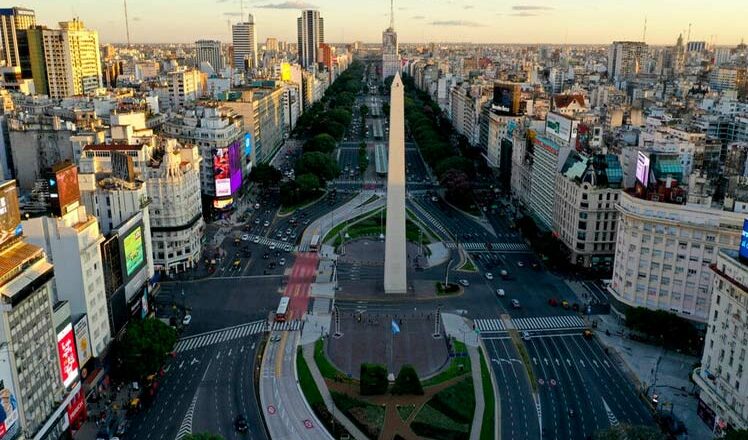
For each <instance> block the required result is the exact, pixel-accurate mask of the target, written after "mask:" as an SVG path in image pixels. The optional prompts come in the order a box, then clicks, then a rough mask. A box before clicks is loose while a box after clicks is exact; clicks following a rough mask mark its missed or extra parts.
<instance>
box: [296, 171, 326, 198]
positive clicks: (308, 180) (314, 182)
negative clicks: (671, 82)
mask: <svg viewBox="0 0 748 440" xmlns="http://www.w3.org/2000/svg"><path fill="white" fill-rule="evenodd" d="M296 185H297V186H298V188H299V194H300V196H301V197H302V198H307V197H309V196H310V195H314V194H316V193H317V192H318V191H319V189H320V187H321V185H320V183H319V179H318V178H317V176H315V175H314V174H309V173H307V174H302V175H300V176H298V177H297V178H296Z"/></svg>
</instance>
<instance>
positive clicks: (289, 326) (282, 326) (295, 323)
mask: <svg viewBox="0 0 748 440" xmlns="http://www.w3.org/2000/svg"><path fill="white" fill-rule="evenodd" d="M303 327H304V322H303V321H300V320H298V319H294V320H291V321H285V322H274V323H273V324H272V325H271V330H272V331H274V332H292V331H296V330H301V329H302V328H303Z"/></svg>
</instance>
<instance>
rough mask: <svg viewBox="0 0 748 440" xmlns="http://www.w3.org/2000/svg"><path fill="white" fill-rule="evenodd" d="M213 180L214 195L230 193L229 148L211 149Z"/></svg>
mask: <svg viewBox="0 0 748 440" xmlns="http://www.w3.org/2000/svg"><path fill="white" fill-rule="evenodd" d="M213 180H214V181H215V183H216V196H217V197H223V196H230V195H231V170H230V169H229V149H228V148H216V149H215V150H213Z"/></svg>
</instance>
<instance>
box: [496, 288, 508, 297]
mask: <svg viewBox="0 0 748 440" xmlns="http://www.w3.org/2000/svg"><path fill="white" fill-rule="evenodd" d="M496 296H498V297H504V296H506V292H504V289H496Z"/></svg>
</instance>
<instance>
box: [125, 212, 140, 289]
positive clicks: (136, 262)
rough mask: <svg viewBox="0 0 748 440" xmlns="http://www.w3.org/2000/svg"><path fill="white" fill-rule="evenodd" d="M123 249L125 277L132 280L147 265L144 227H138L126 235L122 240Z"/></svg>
mask: <svg viewBox="0 0 748 440" xmlns="http://www.w3.org/2000/svg"><path fill="white" fill-rule="evenodd" d="M122 248H123V249H124V255H125V261H124V263H125V275H126V276H127V278H130V277H131V276H132V275H133V274H134V273H135V272H136V271H137V270H138V269H140V268H141V267H143V264H144V263H145V246H144V245H143V226H142V225H138V226H136V227H135V228H133V229H132V230H131V231H130V232H128V233H127V234H125V236H124V238H123V239H122Z"/></svg>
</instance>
